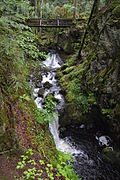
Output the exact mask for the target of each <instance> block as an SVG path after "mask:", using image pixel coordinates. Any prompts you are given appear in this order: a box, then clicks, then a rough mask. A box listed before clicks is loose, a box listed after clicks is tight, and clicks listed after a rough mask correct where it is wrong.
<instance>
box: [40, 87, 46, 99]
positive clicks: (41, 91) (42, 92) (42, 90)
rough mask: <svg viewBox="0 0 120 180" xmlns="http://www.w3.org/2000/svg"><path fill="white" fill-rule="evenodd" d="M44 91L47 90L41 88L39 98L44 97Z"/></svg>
mask: <svg viewBox="0 0 120 180" xmlns="http://www.w3.org/2000/svg"><path fill="white" fill-rule="evenodd" d="M44 91H45V89H44V88H43V87H42V88H40V89H39V91H38V97H43V94H44Z"/></svg>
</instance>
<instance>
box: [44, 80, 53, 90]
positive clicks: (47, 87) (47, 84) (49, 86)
mask: <svg viewBox="0 0 120 180" xmlns="http://www.w3.org/2000/svg"><path fill="white" fill-rule="evenodd" d="M43 87H44V88H45V89H49V88H51V87H52V84H50V83H49V82H48V81H47V82H45V83H44V84H43Z"/></svg>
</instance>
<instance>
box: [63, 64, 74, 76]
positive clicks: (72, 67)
mask: <svg viewBox="0 0 120 180" xmlns="http://www.w3.org/2000/svg"><path fill="white" fill-rule="evenodd" d="M73 69H74V66H71V67H68V68H66V69H65V70H64V71H63V74H69V73H70V72H71V71H73Z"/></svg>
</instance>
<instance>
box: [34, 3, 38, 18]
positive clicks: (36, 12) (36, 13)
mask: <svg viewBox="0 0 120 180" xmlns="http://www.w3.org/2000/svg"><path fill="white" fill-rule="evenodd" d="M37 9H38V6H37V0H35V17H37V16H38V10H37Z"/></svg>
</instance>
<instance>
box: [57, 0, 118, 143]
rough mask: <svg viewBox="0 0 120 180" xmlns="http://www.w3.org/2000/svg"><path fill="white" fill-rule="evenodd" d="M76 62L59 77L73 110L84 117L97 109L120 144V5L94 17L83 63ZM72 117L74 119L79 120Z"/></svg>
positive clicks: (111, 4)
mask: <svg viewBox="0 0 120 180" xmlns="http://www.w3.org/2000/svg"><path fill="white" fill-rule="evenodd" d="M75 60H76V58H75V57H73V59H71V58H70V57H69V58H68V59H67V60H66V66H65V65H64V67H63V68H62V69H61V72H60V73H59V76H60V77H61V78H60V83H61V86H62V87H63V89H64V90H65V91H66V93H67V95H66V98H67V101H68V102H70V103H72V104H73V106H74V108H75V106H76V110H75V111H76V114H80V113H77V111H78V112H80V111H81V110H82V112H83V114H85V113H86V112H90V111H91V110H92V107H93V106H94V105H97V107H98V108H99V110H100V111H99V112H100V113H101V115H102V116H103V121H105V123H106V124H107V125H108V126H109V129H110V131H112V132H114V133H113V134H115V137H116V139H117V141H119V139H120V121H119V119H120V3H119V2H118V1H117V0H114V1H112V2H109V3H108V4H107V5H106V6H105V7H104V8H102V9H101V10H99V12H98V14H95V15H94V17H93V18H92V20H91V23H90V25H89V30H88V34H87V37H86V41H85V44H84V48H83V51H82V60H81V61H79V62H78V63H77V64H76V62H75ZM71 66H72V69H71ZM69 70H70V71H69ZM76 79H77V81H76ZM78 79H79V82H78ZM65 86H66V87H67V88H65ZM70 114H71V119H77V118H78V119H80V117H77V116H76V117H75V118H74V117H72V115H73V113H70ZM63 119H64V118H63ZM96 119H97V117H96ZM69 120H70V118H69Z"/></svg>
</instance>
